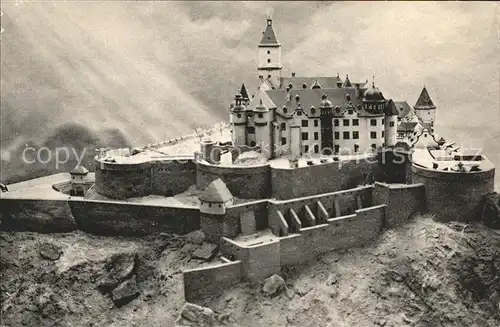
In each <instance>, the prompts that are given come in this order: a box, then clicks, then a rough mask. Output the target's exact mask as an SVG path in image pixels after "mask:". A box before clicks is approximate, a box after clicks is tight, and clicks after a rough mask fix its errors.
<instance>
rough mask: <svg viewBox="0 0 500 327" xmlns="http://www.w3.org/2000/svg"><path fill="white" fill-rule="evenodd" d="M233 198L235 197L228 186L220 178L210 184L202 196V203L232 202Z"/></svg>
mask: <svg viewBox="0 0 500 327" xmlns="http://www.w3.org/2000/svg"><path fill="white" fill-rule="evenodd" d="M232 198H233V195H232V194H231V192H230V191H229V189H228V188H227V186H226V184H225V183H224V182H223V181H222V179H220V178H218V179H216V180H214V181H213V182H212V183H210V184H209V185H208V186H207V188H206V189H205V190H204V191H203V192H202V193H201V195H200V200H201V201H204V202H212V203H213V202H219V203H224V202H227V201H229V200H231V199H232Z"/></svg>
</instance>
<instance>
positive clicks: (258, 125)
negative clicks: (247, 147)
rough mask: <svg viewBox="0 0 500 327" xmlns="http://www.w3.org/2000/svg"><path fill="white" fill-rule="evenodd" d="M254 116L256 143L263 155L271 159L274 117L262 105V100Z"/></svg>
mask: <svg viewBox="0 0 500 327" xmlns="http://www.w3.org/2000/svg"><path fill="white" fill-rule="evenodd" d="M254 114H255V115H254V123H255V141H256V144H257V145H260V146H261V147H262V148H261V151H262V154H263V155H264V156H266V158H268V159H269V158H271V156H272V153H273V149H272V140H271V123H272V117H271V112H270V111H269V109H268V108H267V107H266V106H265V105H264V104H263V103H262V99H260V102H259V104H258V105H257V107H255V110H254Z"/></svg>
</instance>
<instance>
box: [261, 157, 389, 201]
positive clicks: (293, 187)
mask: <svg viewBox="0 0 500 327" xmlns="http://www.w3.org/2000/svg"><path fill="white" fill-rule="evenodd" d="M377 160H378V159H377V158H376V157H375V158H371V159H359V160H358V161H356V160H350V161H342V162H341V163H339V162H331V163H324V164H317V165H313V166H306V167H300V168H295V169H288V168H276V167H272V168H271V183H272V196H273V197H274V198H276V199H279V200H286V199H293V198H298V197H304V196H309V195H315V194H321V193H330V192H335V191H340V190H345V189H351V188H355V187H357V186H359V185H363V184H371V183H372V182H373V180H374V179H376V178H377V176H379V174H380V165H379V164H378V161H377Z"/></svg>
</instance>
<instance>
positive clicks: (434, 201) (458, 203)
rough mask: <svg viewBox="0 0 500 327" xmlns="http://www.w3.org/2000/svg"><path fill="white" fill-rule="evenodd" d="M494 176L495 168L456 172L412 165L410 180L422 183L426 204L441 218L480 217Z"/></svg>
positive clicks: (459, 219) (468, 219)
mask: <svg viewBox="0 0 500 327" xmlns="http://www.w3.org/2000/svg"><path fill="white" fill-rule="evenodd" d="M494 179H495V169H494V168H492V169H490V170H487V171H479V172H469V173H459V172H445V171H436V170H430V169H426V168H423V167H419V166H416V165H412V181H413V182H414V183H422V184H424V185H425V195H426V204H427V207H428V209H429V211H430V212H431V213H434V214H436V215H437V218H438V219H439V220H441V221H451V220H456V221H470V220H479V219H480V217H481V212H480V206H481V202H482V199H483V196H484V195H485V194H488V193H491V192H493V191H494Z"/></svg>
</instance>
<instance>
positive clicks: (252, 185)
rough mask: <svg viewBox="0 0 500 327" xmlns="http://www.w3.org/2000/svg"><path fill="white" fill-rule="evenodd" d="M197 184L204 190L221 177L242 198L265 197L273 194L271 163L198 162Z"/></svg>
mask: <svg viewBox="0 0 500 327" xmlns="http://www.w3.org/2000/svg"><path fill="white" fill-rule="evenodd" d="M197 165H198V173H197V179H196V186H197V188H198V189H200V190H204V189H205V188H206V187H207V186H208V185H209V184H210V183H211V182H213V181H214V180H216V179H218V178H220V179H222V181H223V182H224V183H225V184H226V186H227V188H228V189H229V191H231V193H232V194H233V196H236V197H238V198H242V199H264V198H268V197H270V196H271V189H270V185H271V173H270V167H269V164H268V163H266V164H264V165H260V166H251V167H242V166H216V165H211V164H208V163H201V162H198V163H197Z"/></svg>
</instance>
